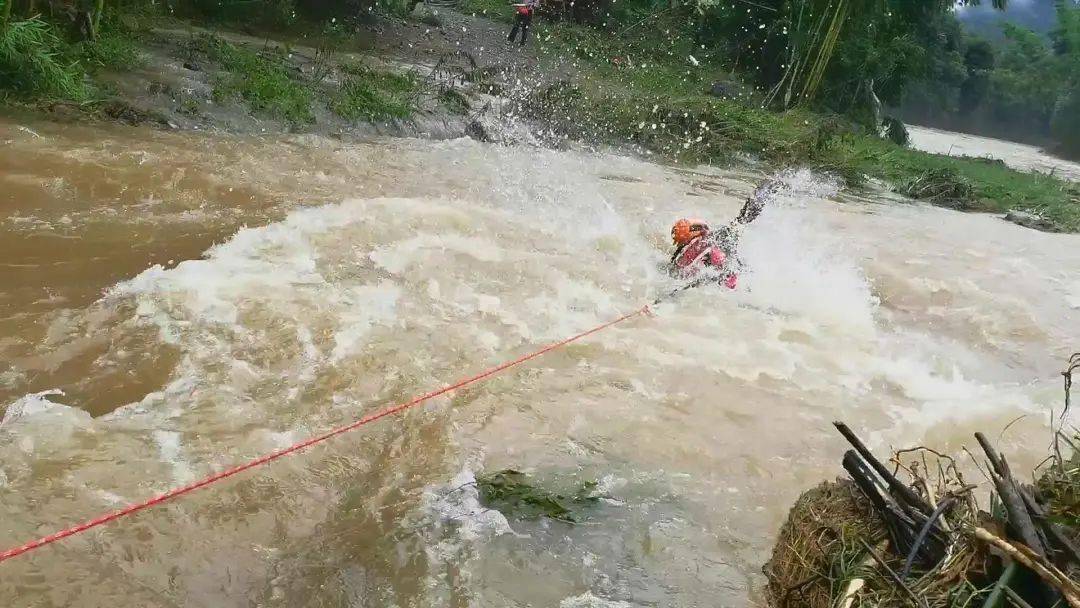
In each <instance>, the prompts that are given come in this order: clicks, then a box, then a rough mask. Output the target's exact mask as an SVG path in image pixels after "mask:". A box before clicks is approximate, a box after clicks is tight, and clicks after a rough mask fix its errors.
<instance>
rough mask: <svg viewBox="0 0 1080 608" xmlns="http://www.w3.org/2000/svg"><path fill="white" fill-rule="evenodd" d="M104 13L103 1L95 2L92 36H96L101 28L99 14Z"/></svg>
mask: <svg viewBox="0 0 1080 608" xmlns="http://www.w3.org/2000/svg"><path fill="white" fill-rule="evenodd" d="M104 12H105V0H97V1H96V2H95V4H94V35H95V36H96V35H97V32H98V31H99V28H100V27H101V14H102V13H104Z"/></svg>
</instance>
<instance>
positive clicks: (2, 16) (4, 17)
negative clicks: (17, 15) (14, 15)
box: [0, 0, 15, 29]
mask: <svg viewBox="0 0 1080 608" xmlns="http://www.w3.org/2000/svg"><path fill="white" fill-rule="evenodd" d="M14 1H15V0H0V2H3V3H4V7H3V8H0V29H3V28H6V27H7V24H8V21H11V3H12V2H14Z"/></svg>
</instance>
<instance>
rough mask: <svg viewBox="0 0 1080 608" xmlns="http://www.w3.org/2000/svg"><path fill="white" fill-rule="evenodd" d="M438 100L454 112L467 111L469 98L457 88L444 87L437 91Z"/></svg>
mask: <svg viewBox="0 0 1080 608" xmlns="http://www.w3.org/2000/svg"><path fill="white" fill-rule="evenodd" d="M439 101H440V102H441V103H442V105H443V106H445V107H446V108H447V109H448V110H450V111H451V112H453V113H454V114H468V112H469V100H468V99H467V98H466V97H465V95H464V94H463V93H462V92H461V91H458V90H457V89H451V88H445V89H443V90H441V91H439Z"/></svg>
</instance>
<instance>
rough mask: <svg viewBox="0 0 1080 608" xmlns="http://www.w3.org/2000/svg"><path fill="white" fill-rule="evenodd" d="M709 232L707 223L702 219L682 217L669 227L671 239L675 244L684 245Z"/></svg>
mask: <svg viewBox="0 0 1080 608" xmlns="http://www.w3.org/2000/svg"><path fill="white" fill-rule="evenodd" d="M708 232H709V225H708V224H706V223H705V222H704V221H702V220H691V219H686V218H683V219H681V220H679V221H677V222H675V225H674V226H672V227H671V240H672V241H673V242H674V243H675V244H676V245H685V244H687V243H689V242H690V241H692V240H694V239H696V238H697V237H699V236H705V234H707V233H708Z"/></svg>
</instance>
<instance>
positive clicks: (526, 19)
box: [506, 0, 540, 46]
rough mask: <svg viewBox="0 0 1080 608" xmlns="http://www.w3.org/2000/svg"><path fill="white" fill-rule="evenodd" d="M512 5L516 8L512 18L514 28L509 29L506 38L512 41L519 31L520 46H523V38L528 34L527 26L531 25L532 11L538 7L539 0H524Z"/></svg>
mask: <svg viewBox="0 0 1080 608" xmlns="http://www.w3.org/2000/svg"><path fill="white" fill-rule="evenodd" d="M513 6H514V8H516V9H517V18H516V19H514V29H512V30H510V35H509V36H507V37H506V39H507V40H508V41H510V42H513V41H514V38H516V37H517V34H518V31H521V46H525V38H526V37H527V36H528V35H529V26H530V25H532V18H533V13H534V12H535V11H536V9H537V8H539V7H540V0H525V2H523V3H521V4H514V5H513Z"/></svg>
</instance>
